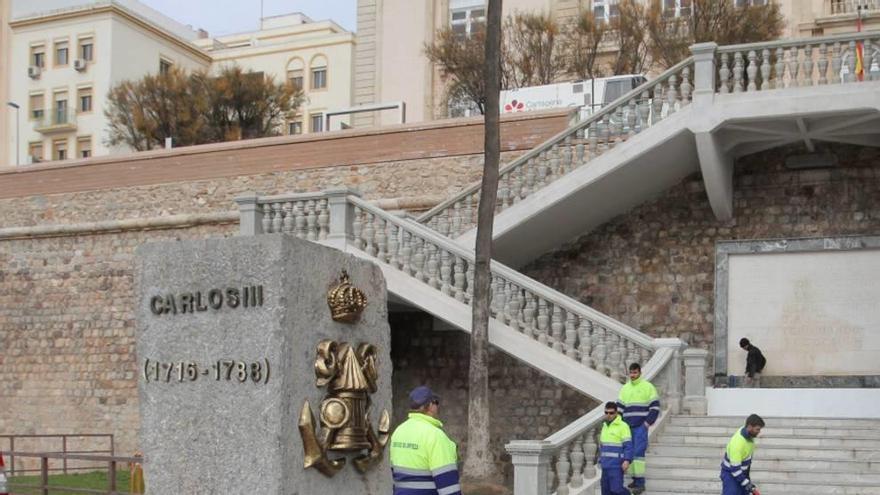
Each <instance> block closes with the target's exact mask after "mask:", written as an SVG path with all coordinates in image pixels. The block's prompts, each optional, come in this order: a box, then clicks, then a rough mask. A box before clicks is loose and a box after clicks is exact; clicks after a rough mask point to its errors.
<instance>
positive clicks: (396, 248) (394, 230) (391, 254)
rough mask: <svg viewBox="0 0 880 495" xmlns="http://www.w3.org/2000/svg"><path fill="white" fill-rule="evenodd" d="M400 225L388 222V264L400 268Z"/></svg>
mask: <svg viewBox="0 0 880 495" xmlns="http://www.w3.org/2000/svg"><path fill="white" fill-rule="evenodd" d="M399 231H400V227H398V226H397V225H395V224H394V223H391V222H388V264H389V265H391V266H392V267H394V268H400V240H399V233H398V232H399Z"/></svg>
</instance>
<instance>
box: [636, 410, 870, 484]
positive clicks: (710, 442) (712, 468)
mask: <svg viewBox="0 0 880 495" xmlns="http://www.w3.org/2000/svg"><path fill="white" fill-rule="evenodd" d="M744 419H745V418H741V417H687V416H675V417H671V418H669V421H668V422H667V423H666V424H665V425H664V426H663V427H662V428H663V429H662V431H660V432H659V436H658V437H657V438H656V439H655V440H654V441H653V442H652V443H651V447H650V449H649V450H648V455H647V464H648V468H647V479H648V490H647V491H646V492H645V494H646V495H673V494H675V495H682V494H687V495H710V494H711V495H717V494H718V493H720V492H721V480H720V479H719V471H720V464H721V458H722V456H723V451H724V446H725V445H726V444H727V441H728V440H729V439H730V436H731V435H732V434H733V432H734V431H736V429H737V428H739V427H741V426H742V424H743V422H744ZM764 420H765V421H766V422H767V425H768V426H767V427H766V428H765V429H764V430H763V431H762V432H761V436H760V437H759V438H758V440H757V443H758V446H757V448H756V450H755V457H754V467H753V469H752V473H751V474H752V480H753V481H754V482H755V483H756V484H757V485H758V487H759V488H760V489H761V493H762V495H820V494H821V495H826V494H828V495H880V421H878V420H870V419H842V418H830V419H822V418H764Z"/></svg>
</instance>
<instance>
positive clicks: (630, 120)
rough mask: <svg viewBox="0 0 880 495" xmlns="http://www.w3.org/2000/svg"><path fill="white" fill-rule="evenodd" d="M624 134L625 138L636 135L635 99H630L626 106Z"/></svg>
mask: <svg viewBox="0 0 880 495" xmlns="http://www.w3.org/2000/svg"><path fill="white" fill-rule="evenodd" d="M626 134H627V136H630V137H631V136H635V135H636V98H635V96H634V97H632V98H630V100H629V101H628V102H627V104H626Z"/></svg>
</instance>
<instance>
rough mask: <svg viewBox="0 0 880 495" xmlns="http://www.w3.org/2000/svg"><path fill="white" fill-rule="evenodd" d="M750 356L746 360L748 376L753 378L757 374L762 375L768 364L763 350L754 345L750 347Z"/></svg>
mask: <svg viewBox="0 0 880 495" xmlns="http://www.w3.org/2000/svg"><path fill="white" fill-rule="evenodd" d="M748 351H749V356H748V357H747V358H746V374H747V375H749V377H753V376H754V375H755V373H760V372H761V371H762V370H763V369H764V365H766V364H767V359H765V358H764V355H763V354H761V349H758V348H757V347H755V346H753V345H749V348H748Z"/></svg>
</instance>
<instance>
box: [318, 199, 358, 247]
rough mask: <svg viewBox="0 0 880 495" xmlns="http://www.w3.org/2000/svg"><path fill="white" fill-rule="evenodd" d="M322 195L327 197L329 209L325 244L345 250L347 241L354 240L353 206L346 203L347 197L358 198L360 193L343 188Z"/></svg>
mask: <svg viewBox="0 0 880 495" xmlns="http://www.w3.org/2000/svg"><path fill="white" fill-rule="evenodd" d="M324 195H325V196H327V206H328V208H329V209H330V233H329V234H328V235H327V243H326V244H328V245H330V246H333V247H335V248H337V249H341V250H345V245H346V244H347V243H348V241H350V240H352V239H354V234H353V230H354V229H353V228H352V225H353V223H354V205H352V204H351V203H350V202H349V201H348V196H350V195H351V196H357V197H360V195H361V193H360V192H358V191H357V190H354V189H349V188H347V187H344V188H340V189H328V190H326V191H324Z"/></svg>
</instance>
